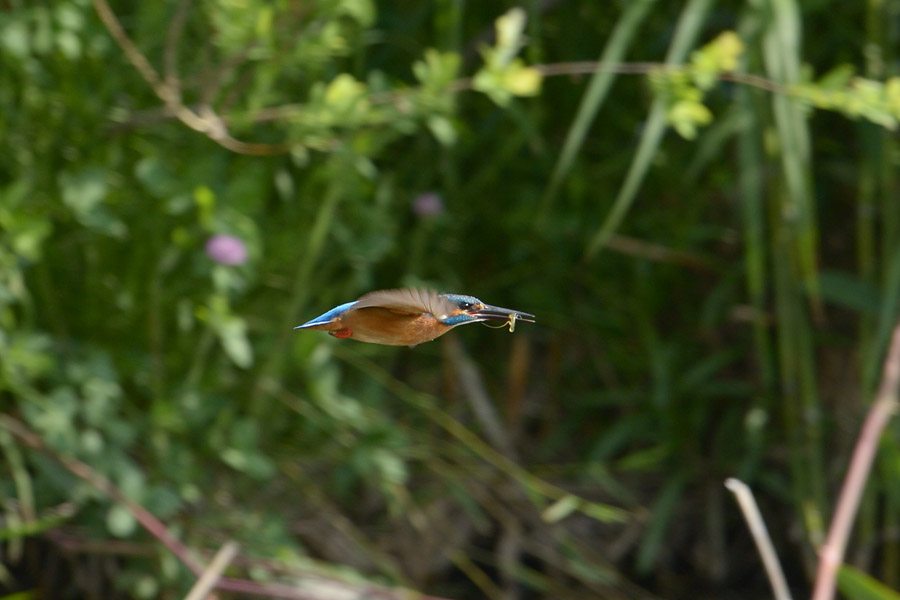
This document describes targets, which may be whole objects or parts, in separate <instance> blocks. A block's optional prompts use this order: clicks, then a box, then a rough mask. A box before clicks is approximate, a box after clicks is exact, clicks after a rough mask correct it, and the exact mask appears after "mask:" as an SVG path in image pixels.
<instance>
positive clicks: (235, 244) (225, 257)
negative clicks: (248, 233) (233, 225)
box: [206, 233, 247, 265]
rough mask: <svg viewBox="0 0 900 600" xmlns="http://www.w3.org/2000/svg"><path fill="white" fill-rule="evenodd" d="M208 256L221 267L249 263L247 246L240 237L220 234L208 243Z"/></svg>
mask: <svg viewBox="0 0 900 600" xmlns="http://www.w3.org/2000/svg"><path fill="white" fill-rule="evenodd" d="M206 255H207V256H209V257H210V258H211V259H212V260H214V261H216V262H217V263H219V264H220V265H242V264H244V263H245V262H247V246H246V245H245V244H244V241H243V240H242V239H241V238H239V237H236V236H233V235H226V234H222V233H219V234H216V235H214V236H212V237H211V238H209V239H208V240H207V241H206Z"/></svg>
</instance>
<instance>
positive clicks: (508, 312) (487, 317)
mask: <svg viewBox="0 0 900 600" xmlns="http://www.w3.org/2000/svg"><path fill="white" fill-rule="evenodd" d="M469 314H471V315H472V316H473V317H477V318H478V320H479V321H511V320H512V319H515V320H516V321H523V322H525V323H534V315H532V314H529V313H527V312H522V311H520V310H512V309H511V308H501V307H499V306H491V305H490V304H485V305H484V306H483V307H482V308H480V309H478V310H473V311H471V312H470V313H469Z"/></svg>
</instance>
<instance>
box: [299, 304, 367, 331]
mask: <svg viewBox="0 0 900 600" xmlns="http://www.w3.org/2000/svg"><path fill="white" fill-rule="evenodd" d="M356 302H357V301H356V300H354V301H353V302H347V303H346V304H341V305H340V306H335V307H334V308H332V309H331V310H329V311H328V312H327V313H325V314H323V315H319V316H318V317H316V318H315V319H313V320H312V321H307V322H306V323H304V324H303V325H297V326H296V327H294V329H304V328H306V327H314V326H315V325H324V324H325V323H328V322H330V321H331V320H332V319H334V318H335V317H337V316H339V315H340V314H341V313H343V312H344V311H345V310H347V309H349V308H350V307H351V306H353V305H354V304H356Z"/></svg>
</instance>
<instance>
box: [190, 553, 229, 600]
mask: <svg viewBox="0 0 900 600" xmlns="http://www.w3.org/2000/svg"><path fill="white" fill-rule="evenodd" d="M237 551H238V545H237V542H235V541H233V540H229V541H228V542H225V545H224V546H222V548H220V549H219V551H218V552H216V555H215V556H214V557H213V559H212V562H211V563H209V566H208V567H207V568H206V570H205V571H203V574H202V575H201V576H200V578H199V579H198V580H197V583H195V584H194V587H192V588H191V591H190V592H188V595H187V596H185V597H184V600H203V599H204V598H206V596H207V595H208V594H209V592H210V591H211V590H212V589H213V588H214V587H215V586H216V583H218V581H219V579H220V578H221V577H222V571H224V570H225V569H227V568H228V565H229V564H231V561H232V560H234V557H235V556H237Z"/></svg>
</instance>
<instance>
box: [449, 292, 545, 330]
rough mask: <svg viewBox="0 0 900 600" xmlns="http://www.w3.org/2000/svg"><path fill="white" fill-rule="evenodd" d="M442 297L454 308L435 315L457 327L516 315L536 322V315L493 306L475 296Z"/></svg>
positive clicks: (523, 319) (456, 295)
mask: <svg viewBox="0 0 900 600" xmlns="http://www.w3.org/2000/svg"><path fill="white" fill-rule="evenodd" d="M441 298H443V299H445V300H447V301H448V302H450V304H451V305H452V306H453V308H452V309H451V310H450V311H449V312H448V313H447V314H444V315H435V316H436V317H437V319H438V321H440V322H441V323H443V324H444V325H449V326H450V327H455V326H456V325H465V324H467V323H479V322H483V321H509V320H510V319H511V318H513V315H515V317H514V318H515V319H517V320H519V321H524V322H526V323H534V315H532V314H529V313H526V312H521V311H518V310H512V309H509V308H501V307H499V306H491V305H490V304H485V303H484V302H482V301H481V300H479V299H478V298H476V297H475V296H467V295H465V294H441Z"/></svg>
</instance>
